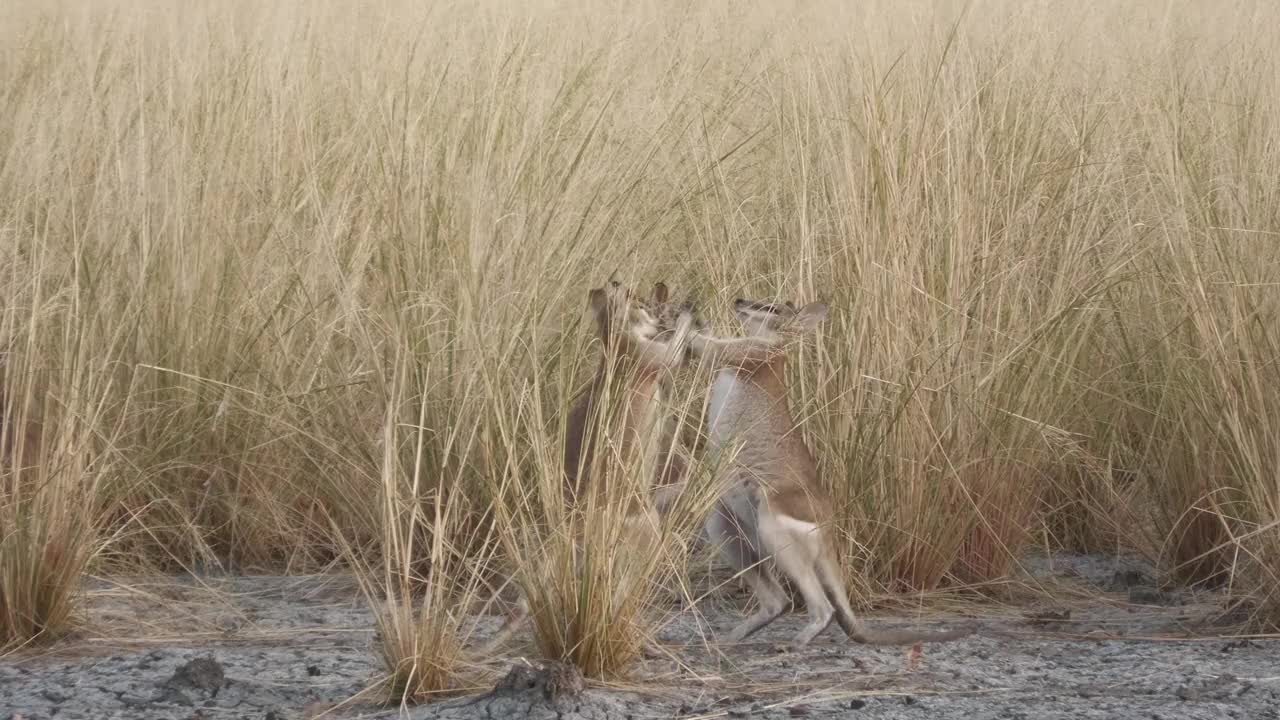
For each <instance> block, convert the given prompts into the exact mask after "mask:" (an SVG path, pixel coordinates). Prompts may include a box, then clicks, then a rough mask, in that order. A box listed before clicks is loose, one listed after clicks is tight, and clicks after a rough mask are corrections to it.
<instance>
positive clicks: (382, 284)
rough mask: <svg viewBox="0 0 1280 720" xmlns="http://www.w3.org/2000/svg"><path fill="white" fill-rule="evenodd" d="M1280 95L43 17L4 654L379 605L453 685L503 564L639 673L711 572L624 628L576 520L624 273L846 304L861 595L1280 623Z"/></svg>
mask: <svg viewBox="0 0 1280 720" xmlns="http://www.w3.org/2000/svg"><path fill="white" fill-rule="evenodd" d="M1277 78H1280V6H1276V5H1274V4H1273V3H1270V2H1266V1H1265V0H1239V1H1234V2H1226V3H1211V2H1207V1H1205V2H1194V1H1191V0H1168V1H1162V2H1157V1H1154V0H1152V1H1150V2H1140V3H1126V2H1118V1H1117V2H1099V3H1074V2H1066V1H1065V0H1061V1H1059V0H1039V1H1037V2H1031V3H1020V2H1015V1H1014V0H983V1H975V2H970V3H961V2H949V1H942V2H925V1H924V0H908V1H906V2H889V1H888V0H873V1H872V2H867V3H856V4H855V3H840V2H836V1H835V0H814V1H813V2H799V1H793V2H782V3H731V2H722V1H720V0H713V1H712V2H707V3H702V4H698V5H696V6H692V5H687V4H685V3H678V2H669V1H659V0H640V1H639V2H612V1H610V2H592V3H588V2H568V1H566V2H552V1H550V0H538V1H537V2H534V3H531V4H529V5H528V6H525V5H519V4H514V3H505V2H496V1H481V2H474V3H451V2H438V3H411V2H406V1H405V0H387V1H386V2H360V3H338V2H327V1H325V2H301V1H300V0H286V2H281V3H249V2H225V3H224V2H213V1H212V0H199V1H197V2H192V3H185V4H182V5H178V4H174V3H162V2H157V1H155V0H144V1H143V2H139V3H131V2H123V1H119V2H105V3H96V2H95V3H77V2H72V1H71V0H38V1H37V2H33V3H8V4H5V5H4V6H3V7H0V392H2V393H3V401H2V402H3V408H2V409H3V415H2V416H0V417H3V426H0V427H2V428H3V429H2V430H0V455H3V459H4V460H3V463H4V464H3V467H2V468H0V583H2V584H0V646H8V647H10V648H18V647H24V646H26V645H27V644H29V643H31V642H33V641H34V642H45V641H54V640H56V638H57V637H58V636H59V635H60V634H62V633H63V632H64V631H65V630H66V629H68V628H69V627H71V626H72V625H73V624H74V623H75V622H78V621H81V620H82V618H80V617H79V613H78V610H77V607H78V605H77V602H78V600H77V598H78V593H77V588H78V587H79V582H80V578H81V577H82V576H84V575H85V574H86V573H92V574H95V575H100V576H101V575H111V574H113V573H119V572H130V573H137V572H147V573H161V572H165V573H168V572H174V571H188V572H197V573H199V572H205V571H208V570H211V569H225V570H231V571H234V572H237V573H253V572H259V571H262V572H283V573H300V572H315V571H322V570H330V569H338V568H346V567H350V568H354V569H355V570H357V573H358V575H359V576H360V577H361V578H362V582H363V583H364V584H365V587H366V589H367V593H368V595H369V596H370V598H380V597H381V596H382V595H383V594H384V593H387V594H389V595H390V597H391V598H392V600H393V602H392V603H391V604H390V605H388V606H387V607H388V608H389V609H388V610H386V611H384V613H383V615H382V621H381V622H382V628H383V638H384V642H385V643H386V648H385V653H386V657H387V663H388V666H389V667H390V668H393V669H394V668H397V667H400V666H401V665H400V664H401V663H404V662H408V665H405V666H404V667H410V668H419V669H416V670H412V671H410V670H406V671H404V675H405V677H403V678H401V687H402V689H403V688H406V687H407V688H408V689H409V690H410V691H412V692H416V691H415V690H414V687H415V683H417V684H418V686H419V687H418V689H419V690H422V691H424V692H425V691H427V690H429V689H431V688H434V687H440V686H447V685H448V683H449V678H450V676H451V672H452V668H453V667H454V666H453V665H452V664H451V663H452V662H453V660H454V659H456V657H457V656H458V655H459V653H460V652H461V650H460V647H461V646H462V644H464V642H463V639H462V638H460V637H459V635H458V628H459V627H460V623H461V619H460V618H461V617H462V613H460V612H456V609H457V608H459V607H461V606H462V603H463V602H464V601H467V602H470V601H471V600H475V599H477V598H483V597H484V596H485V595H486V593H487V592H488V590H487V586H485V585H484V583H485V582H488V581H490V580H491V578H488V577H480V575H481V573H479V572H478V570H479V569H482V568H489V567H490V566H492V567H506V568H514V570H515V577H516V581H517V584H519V585H522V586H523V587H526V588H533V589H535V590H538V592H539V593H540V594H538V595H537V598H538V600H537V602H535V603H534V615H535V618H534V620H535V623H534V626H535V628H536V630H535V632H536V635H537V638H538V643H539V647H540V648H542V649H543V651H544V652H545V653H546V654H548V655H550V656H552V657H560V658H565V659H570V660H573V661H574V662H578V663H580V664H582V665H583V667H584V669H586V670H588V674H594V675H600V676H606V675H610V674H612V673H615V672H620V671H621V668H625V666H626V664H627V662H629V660H630V659H631V658H633V657H634V655H635V653H637V652H638V643H639V640H638V638H640V637H642V636H643V634H644V630H645V625H644V623H645V620H644V617H645V615H644V612H643V611H644V606H645V603H646V602H648V601H649V600H652V599H653V598H654V597H656V593H659V592H663V591H664V590H666V589H676V590H677V591H678V588H679V586H680V585H681V583H682V582H683V578H684V577H686V573H685V571H684V570H683V569H682V568H681V560H680V558H679V557H678V556H677V555H676V554H674V553H673V554H672V555H671V556H669V557H668V556H667V555H663V554H661V553H658V554H655V555H650V556H647V557H646V558H644V559H643V560H642V561H641V562H642V567H641V570H642V571H643V573H642V574H643V575H644V576H645V577H648V578H650V579H653V580H655V581H656V583H655V584H654V586H653V587H654V588H657V589H650V590H646V592H645V593H641V595H640V596H638V597H639V599H636V598H635V597H631V596H628V597H626V598H622V599H620V594H619V593H617V592H615V591H614V590H613V589H611V585H610V582H612V580H611V578H613V577H614V574H616V571H617V565H618V563H616V562H614V558H613V555H615V554H616V553H618V552H621V549H620V548H618V546H617V544H614V545H612V546H611V545H610V544H609V540H608V539H609V538H610V537H611V536H610V535H609V533H610V532H613V526H614V525H615V524H614V523H611V522H609V518H610V516H609V515H608V514H607V513H609V512H613V510H610V509H609V508H606V509H605V510H604V511H602V512H603V513H605V514H604V516H603V520H604V521H603V522H601V520H602V518H601V517H592V518H583V517H580V516H575V515H572V514H566V513H564V512H562V511H561V510H560V509H559V508H558V507H557V502H558V498H559V497H560V496H559V484H558V483H559V477H560V473H561V467H560V460H559V453H558V447H559V444H560V442H561V435H562V433H563V425H562V423H561V420H562V418H563V415H564V413H565V410H566V407H567V405H568V403H569V398H570V397H571V395H572V393H573V392H574V391H575V390H576V389H577V388H579V387H580V386H581V385H582V384H583V383H584V382H585V381H586V380H587V378H588V377H589V374H590V372H591V371H592V368H593V367H594V364H595V354H596V352H597V348H596V347H595V344H594V343H593V338H592V331H591V324H590V323H589V322H588V317H587V312H586V296H587V291H588V289H589V288H590V287H593V286H596V285H599V284H601V283H603V282H604V281H605V279H606V278H607V277H608V276H609V275H610V274H611V273H613V272H615V271H617V272H618V273H619V274H620V275H621V276H622V277H623V278H625V279H626V281H627V282H628V283H629V284H631V285H633V286H634V287H637V288H643V287H647V286H648V285H649V284H651V283H652V282H654V281H655V280H658V279H664V280H666V281H667V282H668V283H669V284H670V285H671V286H672V287H673V288H674V289H675V292H676V293H677V294H679V295H680V296H682V297H683V296H685V295H687V296H689V297H690V298H692V299H693V300H694V301H695V303H696V304H697V306H698V308H699V309H700V311H701V312H702V314H703V315H704V316H706V317H707V318H708V319H709V320H710V322H711V324H712V325H713V326H714V327H716V328H717V329H718V330H720V331H721V332H730V331H732V329H733V325H732V319H731V316H730V313H729V307H730V303H731V301H732V299H733V298H735V297H738V296H746V297H753V298H754V297H763V298H780V299H793V300H795V301H797V302H808V301H811V300H823V301H825V302H827V303H828V304H829V305H830V306H831V309H832V315H831V320H830V321H829V322H828V323H827V324H826V326H825V328H824V331H823V333H822V334H821V336H820V337H819V338H818V339H817V340H816V341H814V342H811V343H809V344H808V345H806V347H805V348H804V349H803V350H802V351H801V352H800V353H798V354H796V355H795V356H794V357H793V358H792V367H793V368H794V370H793V375H792V390H793V402H794V403H795V407H796V408H797V415H798V416H800V417H802V418H803V419H804V422H803V425H802V427H801V429H800V431H801V432H803V433H804V436H805V437H806V438H807V439H808V441H809V442H810V444H811V446H812V447H813V448H814V449H815V454H816V455H817V458H818V461H819V464H820V466H821V472H822V476H823V481H824V482H825V483H826V484H827V485H828V486H829V488H830V489H831V490H832V492H833V494H834V495H835V497H836V505H837V508H836V509H837V516H838V531H839V536H840V538H841V551H842V553H843V560H844V567H845V571H846V573H847V574H848V576H849V590H850V592H851V594H852V596H853V597H854V599H855V601H865V599H866V598H867V597H870V596H871V595H873V594H882V593H886V592H906V593H923V592H933V591H939V590H952V591H956V590H958V591H964V592H967V593H971V594H975V595H984V596H986V597H989V598H990V599H991V601H992V602H997V601H998V600H999V595H1000V587H1001V585H1000V581H1001V580H1002V579H1003V578H1006V577H1007V576H1008V574H1009V572H1010V571H1011V569H1012V568H1013V567H1014V566H1016V564H1017V563H1018V562H1019V559H1020V558H1021V557H1022V556H1023V555H1024V554H1025V553H1026V552H1028V551H1029V550H1032V549H1045V548H1047V549H1049V550H1050V551H1054V550H1058V549H1062V550H1070V551H1086V552H1134V553H1139V554H1141V555H1144V556H1146V557H1148V558H1149V559H1151V560H1152V561H1153V562H1155V563H1156V564H1157V566H1158V567H1159V568H1161V570H1162V572H1164V573H1166V574H1167V576H1168V578H1169V580H1170V581H1171V582H1176V583H1183V584H1192V585H1212V586H1217V587H1220V588H1222V589H1223V591H1224V592H1225V597H1226V598H1227V599H1228V600H1227V602H1228V603H1230V604H1235V605H1239V606H1240V607H1241V608H1244V609H1246V610H1247V611H1248V612H1249V613H1251V615H1252V617H1253V618H1254V620H1255V623H1256V624H1257V625H1258V626H1259V627H1261V628H1263V629H1274V628H1275V627H1277V626H1278V625H1280V483H1278V481H1277V478H1280V314H1278V311H1280V264H1278V262H1277V261H1280V82H1278V81H1277ZM705 382H706V380H705V377H702V376H701V375H699V374H698V373H697V372H690V373H688V374H687V375H686V376H685V377H683V378H682V380H681V387H682V388H683V395H682V397H684V398H687V399H688V400H689V406H690V407H693V406H694V405H696V402H697V399H698V397H699V395H698V393H699V392H700V389H705ZM699 383H702V385H701V388H700V387H699ZM704 506H705V502H703V499H698V501H697V502H694V501H690V503H689V507H688V508H687V509H688V510H689V512H688V513H686V514H685V515H687V516H688V517H683V516H682V517H681V518H680V522H679V523H676V524H677V525H678V526H679V527H673V528H672V529H673V530H679V531H680V532H682V533H685V534H686V535H687V532H688V531H689V530H690V529H691V528H692V527H693V526H694V522H695V521H696V517H694V516H695V515H696V514H697V511H698V509H699V507H704ZM570 525H574V527H575V528H576V529H575V530H574V532H576V533H577V536H580V537H581V536H584V533H585V537H586V538H587V542H588V543H589V544H591V543H595V544H596V545H597V547H598V546H599V545H604V546H605V547H606V548H608V549H609V550H608V552H606V553H603V554H600V553H597V554H594V555H590V557H589V558H588V559H587V560H586V561H583V560H582V559H581V558H578V556H577V555H575V552H577V551H575V549H574V548H575V543H573V542H572V541H570V540H568V538H570V537H571V536H572V535H573V533H571V532H570V531H569V530H567V529H566V528H568V527H569V526H570ZM677 545H678V544H677ZM575 558H577V559H575ZM490 561H492V563H491V562H490ZM583 562H585V564H586V569H585V570H584V569H583ZM622 564H624V565H625V563H622ZM413 574H417V575H418V576H419V577H417V578H414V577H411V575H413ZM547 578H554V582H553V583H550V584H548V585H545V586H542V585H539V581H545V580H546V579H547ZM584 578H585V579H584ZM424 588H425V595H424V590H423V589H424ZM423 597H425V600H422V598H423ZM583 598H586V599H587V600H589V602H586V601H584V600H583ZM423 602H425V605H422V604H420V603H423ZM855 604H856V602H855ZM584 638H585V640H584ZM592 638H594V639H592ZM618 638H621V639H620V640H619V639H618ZM593 643H594V644H593ZM406 659H407V660H406ZM415 662H417V663H418V664H415ZM422 663H426V664H425V665H423V664H422ZM428 666H429V667H430V668H431V670H430V671H424V670H422V669H421V668H425V667H428ZM409 676H412V677H409Z"/></svg>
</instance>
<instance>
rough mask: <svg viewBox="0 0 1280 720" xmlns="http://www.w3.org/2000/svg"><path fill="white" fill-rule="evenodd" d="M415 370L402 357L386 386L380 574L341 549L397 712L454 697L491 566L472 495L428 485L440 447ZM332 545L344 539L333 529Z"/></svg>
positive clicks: (435, 481) (436, 481) (361, 555)
mask: <svg viewBox="0 0 1280 720" xmlns="http://www.w3.org/2000/svg"><path fill="white" fill-rule="evenodd" d="M410 364H411V363H410V362H408V361H407V358H406V357H405V356H400V357H399V358H398V361H397V362H396V363H395V364H394V369H393V373H394V375H393V377H392V379H391V382H389V383H388V384H387V388H388V405H387V414H386V417H385V420H384V424H383V437H382V445H383V456H382V473H381V480H382V482H381V486H380V488H379V489H378V496H379V500H380V506H381V511H382V517H381V527H382V532H383V534H382V537H381V542H380V544H379V546H378V547H376V548H374V549H373V552H372V557H373V558H374V560H373V563H375V564H378V565H380V569H375V568H374V567H371V563H370V560H369V557H370V553H369V552H367V550H368V549H366V548H359V549H357V548H354V547H352V546H349V545H348V546H344V550H345V553H344V554H345V556H346V558H347V560H348V562H349V563H350V564H351V566H352V567H353V568H354V569H355V572H356V577H357V579H358V580H359V583H360V587H361V589H362V590H363V592H364V595H365V597H366V599H367V600H368V602H369V604H370V606H371V607H372V608H373V611H374V618H375V621H376V623H377V627H378V634H379V644H378V653H379V656H380V657H381V659H382V662H383V665H384V667H385V669H386V672H387V676H386V686H387V688H388V690H389V692H390V694H391V695H392V697H393V698H395V699H396V700H397V701H398V702H400V703H418V702H424V701H429V700H433V699H438V698H440V697H441V696H443V695H445V694H447V693H449V692H451V691H455V690H457V689H458V683H459V680H460V677H461V675H462V672H463V671H464V670H465V669H466V668H467V667H468V662H469V661H468V659H467V656H466V653H465V646H466V642H467V637H468V634H469V633H468V629H469V625H468V615H467V613H468V611H469V609H470V608H471V607H472V606H473V604H474V601H475V600H477V599H478V598H479V597H480V594H481V592H482V590H483V589H484V587H485V583H484V582H483V580H484V577H485V568H486V565H487V558H488V554H487V553H485V552H484V551H483V548H484V543H480V544H479V545H477V543H476V542H475V540H476V538H475V537H474V535H473V533H474V530H475V528H476V527H477V526H476V525H475V524H474V523H473V522H471V521H472V519H473V517H474V513H473V511H472V503H471V499H470V498H468V497H467V496H466V495H465V494H464V493H462V492H461V490H462V489H464V488H466V487H467V486H466V485H465V484H463V483H458V482H453V483H449V482H444V479H443V478H440V477H438V476H432V475H431V474H429V472H428V468H427V467H426V466H425V464H424V462H423V459H424V457H425V453H426V452H427V449H428V448H429V447H430V446H431V445H433V444H434V443H435V442H436V441H437V440H438V438H429V435H431V430H430V428H429V427H428V426H427V425H426V424H425V423H426V422H427V421H428V419H427V417H426V408H427V405H428V399H427V398H428V395H427V394H426V393H423V392H421V390H422V388H421V386H417V390H418V391H417V392H415V393H413V394H412V395H410V394H409V393H407V392H406V390H407V388H408V387H409V386H410V385H413V384H414V383H412V382H410V381H411V376H410V375H409V373H408V371H407V368H408V367H409V365H410ZM416 379H417V380H420V379H421V378H416ZM411 398H416V405H417V407H416V412H415V413H413V414H412V415H411V416H410V417H405V413H404V412H403V411H402V408H403V407H404V406H405V404H406V402H410V400H411ZM456 441H459V438H457V437H449V438H446V439H444V442H445V443H446V444H452V443H453V442H456ZM335 536H337V537H339V538H341V537H343V536H344V533H343V532H341V530H340V529H339V528H335ZM477 547H479V548H481V550H480V552H477Z"/></svg>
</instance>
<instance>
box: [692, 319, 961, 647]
mask: <svg viewBox="0 0 1280 720" xmlns="http://www.w3.org/2000/svg"><path fill="white" fill-rule="evenodd" d="M734 311H735V314H736V315H737V318H738V320H739V322H741V323H742V325H743V327H744V329H745V330H746V337H740V338H718V337H714V336H711V335H708V334H706V333H704V332H703V331H702V330H701V329H698V330H695V331H694V332H693V333H692V337H691V338H690V339H689V343H690V350H691V351H692V353H693V354H694V355H696V356H700V357H701V358H703V361H704V362H705V363H706V364H708V365H710V366H711V368H713V369H714V370H715V380H714V381H713V383H712V386H711V391H710V393H709V399H708V407H707V435H708V440H707V442H708V448H709V450H710V451H712V452H717V451H720V452H723V451H728V450H731V449H733V448H737V453H736V454H734V455H733V456H732V457H731V458H730V457H729V456H728V455H726V456H725V457H726V458H727V461H726V462H725V467H724V468H723V470H722V472H727V473H730V476H729V477H726V478H725V480H726V481H727V482H726V483H725V484H724V487H725V488H726V490H725V491H724V494H723V495H722V496H721V498H720V500H719V502H718V503H717V504H716V507H715V510H714V511H713V512H712V513H711V515H710V516H709V517H708V519H707V521H706V523H705V526H704V532H705V533H706V535H707V537H708V540H709V541H710V542H711V543H712V544H718V545H720V546H721V554H722V556H723V557H724V558H725V559H726V560H727V561H728V562H729V563H730V564H731V565H732V566H733V567H734V569H735V570H737V571H739V572H740V573H741V575H742V576H743V578H744V579H745V580H746V581H747V583H748V585H750V587H751V589H752V591H753V593H754V594H755V596H756V598H757V600H758V601H759V603H760V607H759V609H758V610H756V612H755V613H754V614H752V615H751V616H749V617H748V618H746V619H745V620H744V621H743V622H742V623H741V624H739V625H738V626H737V627H736V628H734V629H733V631H732V632H731V633H730V634H729V639H730V640H733V641H739V640H742V639H743V638H746V637H747V636H749V635H751V634H752V633H754V632H756V631H757V630H760V629H761V628H763V627H764V626H766V625H768V624H769V623H771V622H773V621H774V620H775V619H776V618H777V617H778V616H779V615H781V614H782V613H783V612H784V611H785V610H786V609H787V607H788V606H789V605H790V602H789V598H788V595H787V594H786V593H785V592H784V591H783V588H782V586H781V585H780V584H779V582H778V579H777V577H776V576H775V575H774V572H775V569H776V570H778V571H781V572H782V574H783V575H785V576H786V577H787V579H789V580H790V581H791V583H792V584H793V585H794V586H795V588H796V590H798V591H799V593H800V594H801V595H802V596H803V597H804V601H805V605H806V606H807V608H808V612H809V623H808V624H807V625H806V626H805V627H804V628H803V629H802V630H801V631H800V633H799V634H798V635H797V636H796V638H795V640H794V641H793V643H792V644H793V646H794V647H797V648H798V647H803V646H804V645H806V644H808V643H809V641H810V640H812V639H813V638H814V637H815V636H817V635H818V633H820V632H822V631H823V630H825V629H826V628H827V626H828V625H830V624H831V620H832V619H833V616H834V619H835V620H836V621H837V622H839V624H840V627H841V628H842V629H843V630H844V632H845V633H846V634H847V635H848V636H849V638H850V639H851V640H854V641H856V642H860V643H870V644H877V645H898V644H907V643H915V642H925V641H943V640H953V639H956V638H959V637H963V636H965V635H968V634H969V630H957V631H950V632H940V633H924V632H873V631H870V630H867V629H865V628H864V627H863V626H862V624H861V623H860V622H858V620H857V618H856V617H855V616H854V614H853V609H852V608H851V607H850V605H849V599H848V597H847V596H846V594H845V589H844V580H843V577H842V574H841V572H840V568H839V566H838V563H837V562H836V552H835V548H834V546H833V545H832V543H831V540H830V537H829V535H827V534H826V533H829V532H830V530H829V529H825V528H824V527H823V526H824V525H827V524H828V522H829V520H830V516H831V507H832V502H831V498H830V497H829V496H828V495H827V493H826V492H825V491H824V490H823V488H822V486H821V484H820V483H819V482H818V469H817V465H816V463H815V462H814V459H813V455H812V453H811V452H810V451H809V448H808V446H807V445H806V444H805V442H804V439H803V438H802V437H801V436H800V434H799V433H798V432H796V423H795V420H794V418H793V417H792V415H791V409H790V407H789V405H788V402H787V386H786V375H785V370H786V349H787V346H788V345H789V344H790V343H791V342H792V341H794V340H797V339H799V338H800V337H802V336H803V335H805V334H808V333H812V332H814V331H815V330H817V328H818V327H819V325H821V324H822V322H823V321H824V320H825V319H826V316H827V307H826V306H825V305H823V304H821V303H812V304H809V305H806V306H805V307H803V308H801V309H799V310H797V309H796V307H795V306H794V305H792V304H791V303H786V304H785V305H776V304H771V303H761V302H753V301H750V300H742V299H739V300H737V301H735V302H734ZM769 561H772V562H771V563H770V562H769ZM833 605H834V608H833Z"/></svg>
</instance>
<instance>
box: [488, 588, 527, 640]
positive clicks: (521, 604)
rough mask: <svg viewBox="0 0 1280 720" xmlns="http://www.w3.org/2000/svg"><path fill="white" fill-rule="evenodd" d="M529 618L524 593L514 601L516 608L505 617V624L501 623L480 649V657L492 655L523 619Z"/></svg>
mask: <svg viewBox="0 0 1280 720" xmlns="http://www.w3.org/2000/svg"><path fill="white" fill-rule="evenodd" d="M527 617H529V599H528V598H527V597H525V594H524V593H520V599H519V600H518V601H516V606H515V608H513V609H512V610H511V614H510V615H508V616H507V620H506V622H504V623H502V627H500V628H498V632H497V633H495V634H494V636H493V638H492V639H490V640H489V642H487V643H485V644H484V646H483V647H481V648H480V654H481V655H492V654H493V653H494V651H496V650H497V649H498V648H499V647H502V645H503V644H504V643H506V642H507V639H508V638H510V637H511V635H512V633H514V632H515V631H516V630H517V629H518V628H519V627H520V625H521V624H523V623H524V620H525V618H527Z"/></svg>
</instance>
